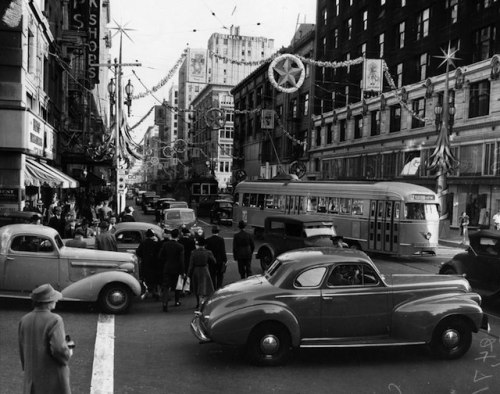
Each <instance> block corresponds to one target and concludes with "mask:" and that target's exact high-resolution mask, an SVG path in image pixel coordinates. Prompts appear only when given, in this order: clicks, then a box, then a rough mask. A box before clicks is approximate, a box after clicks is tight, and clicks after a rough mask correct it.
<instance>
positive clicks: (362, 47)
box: [360, 42, 366, 57]
mask: <svg viewBox="0 0 500 394" xmlns="http://www.w3.org/2000/svg"><path fill="white" fill-rule="evenodd" d="M360 52H361V53H360V54H361V56H362V57H366V42H364V43H362V44H361V49H360Z"/></svg>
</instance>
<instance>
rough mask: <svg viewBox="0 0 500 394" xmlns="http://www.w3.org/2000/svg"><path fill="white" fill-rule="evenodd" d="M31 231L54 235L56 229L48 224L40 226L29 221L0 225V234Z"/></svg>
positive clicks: (34, 233)
mask: <svg viewBox="0 0 500 394" xmlns="http://www.w3.org/2000/svg"><path fill="white" fill-rule="evenodd" d="M7 232H11V233H14V234H15V233H33V235H36V234H40V233H45V234H47V235H50V234H51V235H52V236H55V235H56V234H57V231H56V230H55V229H53V228H52V227H49V226H40V225H39V224H29V223H17V224H6V225H5V226H2V227H0V234H3V233H7Z"/></svg>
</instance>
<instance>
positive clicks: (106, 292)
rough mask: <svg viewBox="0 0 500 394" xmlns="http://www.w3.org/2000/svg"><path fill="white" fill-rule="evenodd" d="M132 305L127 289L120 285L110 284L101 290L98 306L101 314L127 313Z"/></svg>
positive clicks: (130, 295)
mask: <svg viewBox="0 0 500 394" xmlns="http://www.w3.org/2000/svg"><path fill="white" fill-rule="evenodd" d="M131 303H132V294H131V293H130V290H129V288H128V287H127V286H126V285H124V284H122V283H111V284H109V285H107V286H106V287H105V288H104V289H102V291H101V294H100V295H99V305H100V307H101V309H102V311H103V312H105V313H111V314H119V313H124V312H127V311H128V309H129V308H130V305H131Z"/></svg>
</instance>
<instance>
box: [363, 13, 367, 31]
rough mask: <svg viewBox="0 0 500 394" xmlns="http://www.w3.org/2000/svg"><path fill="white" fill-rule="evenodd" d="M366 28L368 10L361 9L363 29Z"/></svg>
mask: <svg viewBox="0 0 500 394" xmlns="http://www.w3.org/2000/svg"><path fill="white" fill-rule="evenodd" d="M366 29H368V10H364V11H363V30H366Z"/></svg>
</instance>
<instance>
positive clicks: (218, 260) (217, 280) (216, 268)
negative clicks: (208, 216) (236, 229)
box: [205, 226, 227, 290]
mask: <svg viewBox="0 0 500 394" xmlns="http://www.w3.org/2000/svg"><path fill="white" fill-rule="evenodd" d="M205 248H206V249H207V250H211V251H212V253H213V254H214V257H215V264H214V265H212V266H210V267H209V270H210V276H211V277H212V283H213V284H214V289H215V290H218V289H220V288H221V287H222V280H223V279H224V272H226V263H227V255H226V244H225V243H224V238H222V237H221V236H220V235H219V227H218V226H213V227H212V235H211V236H210V237H208V238H207V244H206V245H205Z"/></svg>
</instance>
